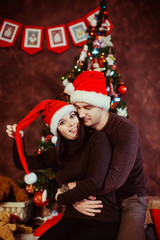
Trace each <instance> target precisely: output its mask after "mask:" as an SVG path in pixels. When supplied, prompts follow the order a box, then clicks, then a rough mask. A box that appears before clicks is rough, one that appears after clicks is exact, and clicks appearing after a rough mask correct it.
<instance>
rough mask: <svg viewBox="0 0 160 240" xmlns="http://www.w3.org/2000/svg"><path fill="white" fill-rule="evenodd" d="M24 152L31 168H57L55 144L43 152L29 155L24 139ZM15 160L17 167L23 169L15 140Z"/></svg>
mask: <svg viewBox="0 0 160 240" xmlns="http://www.w3.org/2000/svg"><path fill="white" fill-rule="evenodd" d="M23 152H24V156H25V158H26V161H27V165H28V169H29V170H38V169H44V168H52V169H53V170H54V169H55V168H56V164H57V160H56V159H57V158H56V149H55V147H54V146H53V148H50V149H48V150H46V151H44V152H42V153H41V154H35V155H32V156H28V155H27V154H26V152H25V144H24V139H23ZM13 160H14V164H15V166H16V167H17V168H19V169H23V167H22V164H21V161H20V158H19V154H18V150H17V145H16V142H15V140H14V143H13Z"/></svg>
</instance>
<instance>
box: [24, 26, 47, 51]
mask: <svg viewBox="0 0 160 240" xmlns="http://www.w3.org/2000/svg"><path fill="white" fill-rule="evenodd" d="M42 42H43V27H35V26H25V27H24V31H23V35H22V43H21V48H22V49H23V50H24V51H25V52H27V53H28V54H30V55H33V54H35V53H37V52H40V51H41V50H42Z"/></svg>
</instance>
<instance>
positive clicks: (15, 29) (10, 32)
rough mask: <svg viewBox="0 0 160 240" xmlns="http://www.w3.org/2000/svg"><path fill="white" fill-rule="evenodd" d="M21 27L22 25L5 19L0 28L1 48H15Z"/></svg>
mask: <svg viewBox="0 0 160 240" xmlns="http://www.w3.org/2000/svg"><path fill="white" fill-rule="evenodd" d="M21 27H22V24H21V23H18V22H14V21H12V20H9V19H4V20H3V22H2V24H1V27H0V47H12V46H14V44H15V41H16V39H17V37H18V34H19V32H20V30H21Z"/></svg>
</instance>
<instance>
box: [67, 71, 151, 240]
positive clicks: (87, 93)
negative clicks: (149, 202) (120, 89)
mask: <svg viewBox="0 0 160 240" xmlns="http://www.w3.org/2000/svg"><path fill="white" fill-rule="evenodd" d="M65 92H66V93H67V94H68V95H70V101H71V102H72V103H73V104H75V106H76V108H77V110H78V114H79V117H80V118H82V119H83V121H84V124H85V125H86V126H88V127H92V128H95V129H96V130H98V131H103V132H105V133H106V135H107V136H108V137H109V139H110V141H111V144H112V148H113V155H112V161H111V165H110V168H109V171H108V173H107V176H106V180H105V183H104V189H103V193H107V192H112V191H116V197H117V202H118V203H119V206H120V210H121V224H120V229H119V233H118V236H117V240H132V239H133V240H135V239H136V240H144V239H145V232H144V221H145V213H146V178H145V175H144V169H143V161H142V153H141V144H140V138H139V134H138V131H137V129H136V127H135V125H134V124H133V123H132V122H131V121H130V120H128V119H126V118H124V117H120V116H118V115H117V114H113V113H109V112H108V109H109V107H110V97H109V96H108V94H107V91H106V79H105V77H104V75H103V73H101V72H98V71H86V72H83V73H81V74H80V75H79V76H78V77H77V78H76V79H75V80H74V82H73V84H72V83H68V84H67V86H66V87H65ZM90 199H91V200H89V199H84V200H83V201H82V202H78V203H75V205H74V207H75V208H76V209H77V210H78V211H80V212H81V213H83V214H86V215H89V216H93V214H96V213H97V214H98V211H100V210H99V209H98V210H97V208H100V207H102V206H101V205H102V204H103V203H102V204H101V202H99V201H96V200H95V198H94V197H93V196H91V197H90ZM94 200H95V201H94ZM98 206H99V207H98Z"/></svg>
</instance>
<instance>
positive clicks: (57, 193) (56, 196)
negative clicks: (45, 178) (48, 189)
mask: <svg viewBox="0 0 160 240" xmlns="http://www.w3.org/2000/svg"><path fill="white" fill-rule="evenodd" d="M59 194H62V191H61V188H58V190H57V192H56V195H55V199H56V201H57V198H58V195H59Z"/></svg>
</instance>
